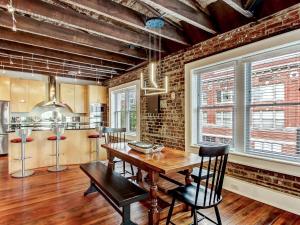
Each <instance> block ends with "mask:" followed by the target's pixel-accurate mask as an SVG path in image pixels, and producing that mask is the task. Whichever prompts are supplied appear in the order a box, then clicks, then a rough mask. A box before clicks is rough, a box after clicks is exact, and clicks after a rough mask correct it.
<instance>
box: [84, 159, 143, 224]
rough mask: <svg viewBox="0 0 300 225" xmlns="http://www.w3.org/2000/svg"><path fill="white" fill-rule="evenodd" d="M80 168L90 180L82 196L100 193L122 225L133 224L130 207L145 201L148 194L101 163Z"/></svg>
mask: <svg viewBox="0 0 300 225" xmlns="http://www.w3.org/2000/svg"><path fill="white" fill-rule="evenodd" d="M80 168H81V170H82V171H83V172H84V173H85V174H86V175H87V176H88V177H89V178H90V179H91V186H90V187H89V189H88V190H87V191H86V192H85V193H84V195H85V196H86V195H88V194H90V193H93V192H100V193H101V194H102V195H103V197H104V198H105V199H106V200H107V201H108V202H109V203H110V204H111V205H112V206H113V207H114V208H115V209H116V211H117V212H118V213H120V214H121V215H122V219H123V222H122V224H123V225H132V224H134V223H133V222H131V220H130V205H131V204H132V203H134V202H138V201H142V200H145V199H147V198H148V192H147V191H146V190H144V189H142V188H141V187H139V186H137V185H136V184H134V183H132V182H130V181H129V180H128V179H126V178H125V177H123V176H122V175H121V174H119V173H117V172H114V171H111V170H110V169H109V168H108V167H107V166H106V165H104V164H103V163H101V162H93V163H87V164H83V165H80ZM118 207H122V208H123V210H122V211H121V210H120V209H119V208H118Z"/></svg>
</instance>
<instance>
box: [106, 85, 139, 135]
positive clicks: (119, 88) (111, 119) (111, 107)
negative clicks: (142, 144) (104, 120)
mask: <svg viewBox="0 0 300 225" xmlns="http://www.w3.org/2000/svg"><path fill="white" fill-rule="evenodd" d="M133 86H135V87H136V117H137V118H136V120H137V121H136V126H137V127H136V133H135V134H132V133H126V139H128V140H137V141H139V140H140V115H141V113H140V92H141V91H140V90H141V88H140V81H139V80H135V81H132V82H129V83H125V84H121V85H118V86H115V87H112V88H109V126H110V127H113V126H114V115H113V113H114V111H115V110H114V108H115V98H114V94H113V93H114V92H118V91H122V90H124V89H128V88H130V87H133Z"/></svg>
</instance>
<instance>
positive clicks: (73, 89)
mask: <svg viewBox="0 0 300 225" xmlns="http://www.w3.org/2000/svg"><path fill="white" fill-rule="evenodd" d="M60 100H61V102H63V103H65V104H67V105H68V106H70V107H71V109H72V110H73V112H74V113H87V96H86V86H84V85H74V84H61V85H60Z"/></svg>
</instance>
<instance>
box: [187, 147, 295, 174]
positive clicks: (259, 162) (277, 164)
mask: <svg viewBox="0 0 300 225" xmlns="http://www.w3.org/2000/svg"><path fill="white" fill-rule="evenodd" d="M189 150H190V151H191V152H193V153H198V150H199V147H198V146H196V145H192V146H190V149H189ZM229 162H233V163H238V164H241V165H245V166H250V167H254V168H259V169H263V170H269V171H273V172H277V173H283V174H287V175H291V176H297V177H300V169H299V168H300V163H297V162H290V161H284V160H280V159H271V158H265V157H262V156H258V155H250V154H247V153H243V152H237V151H230V155H229Z"/></svg>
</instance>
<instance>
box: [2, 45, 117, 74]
mask: <svg viewBox="0 0 300 225" xmlns="http://www.w3.org/2000/svg"><path fill="white" fill-rule="evenodd" d="M0 55H1V56H11V57H13V58H18V59H22V57H23V59H27V60H36V61H39V62H43V63H44V64H47V60H48V62H49V63H54V64H57V65H64V64H65V65H66V66H68V67H72V68H77V69H78V70H81V69H86V70H98V73H99V74H109V75H111V74H114V75H116V74H119V72H117V71H115V70H108V69H103V68H99V67H95V66H87V65H82V64H74V63H73V62H69V61H59V60H56V59H51V58H48V57H41V56H36V55H35V56H33V57H32V55H31V54H25V53H19V52H13V51H8V50H2V49H0Z"/></svg>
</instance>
